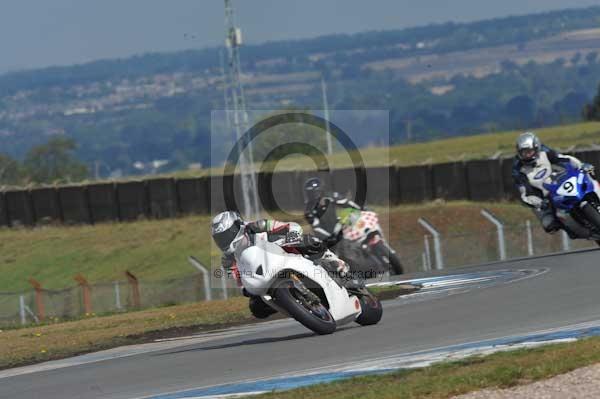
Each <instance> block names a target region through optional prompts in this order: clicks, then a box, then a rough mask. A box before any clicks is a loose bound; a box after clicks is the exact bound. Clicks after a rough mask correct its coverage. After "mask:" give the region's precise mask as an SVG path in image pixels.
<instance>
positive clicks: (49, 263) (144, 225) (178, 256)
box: [0, 202, 529, 292]
mask: <svg viewBox="0 0 600 399" xmlns="http://www.w3.org/2000/svg"><path fill="white" fill-rule="evenodd" d="M481 207H488V208H490V209H492V210H493V211H494V212H495V213H497V214H498V215H499V216H500V217H501V218H503V219H504V220H505V221H506V222H508V223H517V222H520V221H522V220H523V218H524V217H525V216H526V215H529V211H528V210H527V209H525V208H524V207H521V206H518V205H514V204H508V203H495V204H475V203H468V202H456V203H448V204H443V203H437V202H436V203H429V204H422V205H411V206H402V207H397V208H393V209H392V210H391V211H390V212H389V213H387V212H386V211H384V210H381V212H382V213H381V215H380V217H381V221H382V226H383V228H384V229H387V228H388V227H389V226H394V228H393V229H390V232H389V235H388V238H389V239H390V241H391V242H392V244H393V245H396V246H398V249H399V250H400V251H401V253H403V252H405V249H406V250H408V249H410V248H411V247H412V246H414V245H413V244H412V243H413V242H415V241H418V242H421V241H422V237H423V233H424V232H423V231H422V230H421V229H419V228H418V227H417V218H418V217H419V216H424V217H427V218H429V219H430V220H431V221H432V222H433V223H434V224H435V225H436V226H438V228H440V229H441V230H442V232H443V233H444V234H455V233H457V232H459V233H464V232H476V231H478V230H479V229H481V227H482V225H485V223H486V222H485V221H484V220H483V219H482V218H480V217H477V218H473V217H472V215H473V214H474V213H473V212H474V209H475V212H478V209H479V208H481ZM298 221H301V220H299V219H298ZM487 227H488V228H489V226H487ZM211 243H212V240H211V238H210V217H209V216H191V217H185V218H177V219H168V220H153V221H138V222H132V223H121V224H118V223H108V224H99V225H96V226H48V227H39V228H34V229H25V228H23V229H2V230H0V277H1V278H0V292H15V291H23V290H30V289H31V286H30V285H29V283H28V279H29V278H30V277H33V278H35V279H36V280H38V281H40V282H41V283H42V285H43V286H44V287H45V288H48V289H60V288H65V287H72V286H75V285H76V283H75V281H74V280H73V276H74V275H76V274H77V273H81V274H83V275H84V276H85V277H86V278H87V280H88V281H89V282H90V283H92V284H94V283H101V282H112V281H115V280H125V276H124V272H125V271H126V270H129V271H131V272H132V273H133V274H134V275H136V276H137V277H138V278H139V279H140V280H141V281H159V280H163V279H168V278H178V277H185V276H189V275H191V274H193V273H195V269H193V268H192V267H191V266H190V265H189V264H188V262H187V257H188V256H189V255H194V256H196V257H197V258H199V259H200V261H202V262H203V263H205V264H207V265H210V264H211V256H212V258H214V260H215V262H218V260H219V259H220V253H219V251H218V250H217V249H216V247H215V246H214V245H212V244H211Z"/></svg>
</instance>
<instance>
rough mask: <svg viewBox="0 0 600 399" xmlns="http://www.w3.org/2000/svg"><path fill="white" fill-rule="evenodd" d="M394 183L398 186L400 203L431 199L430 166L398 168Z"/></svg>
mask: <svg viewBox="0 0 600 399" xmlns="http://www.w3.org/2000/svg"><path fill="white" fill-rule="evenodd" d="M396 182H397V184H399V187H400V190H399V193H400V202H402V203H415V202H423V201H429V200H431V199H433V185H432V179H431V167H430V166H408V167H404V168H398V170H397V172H396Z"/></svg>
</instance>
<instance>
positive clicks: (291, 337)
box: [152, 332, 317, 356]
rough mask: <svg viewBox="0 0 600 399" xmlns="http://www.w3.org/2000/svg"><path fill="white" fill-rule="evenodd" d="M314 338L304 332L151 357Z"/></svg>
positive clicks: (183, 350) (313, 334)
mask: <svg viewBox="0 0 600 399" xmlns="http://www.w3.org/2000/svg"><path fill="white" fill-rule="evenodd" d="M315 336H317V334H315V333H313V332H306V333H303V334H295V335H289V336H287V337H277V338H257V339H249V340H245V341H239V342H232V343H229V344H222V345H213V346H203V347H200V348H190V349H182V350H178V351H169V352H162V353H158V354H155V355H152V356H164V355H173V354H177V353H185V352H196V351H210V350H215V349H229V348H236V347H239V346H248V345H261V344H273V343H276V342H285V341H295V340H298V339H303V338H309V337H315Z"/></svg>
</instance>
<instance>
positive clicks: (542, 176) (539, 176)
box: [533, 169, 548, 180]
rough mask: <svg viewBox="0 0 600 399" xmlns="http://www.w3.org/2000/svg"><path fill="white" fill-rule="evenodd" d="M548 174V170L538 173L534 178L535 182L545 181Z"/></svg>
mask: <svg viewBox="0 0 600 399" xmlns="http://www.w3.org/2000/svg"><path fill="white" fill-rule="evenodd" d="M546 173H548V169H542V170H540V171H539V172H537V173H536V174H535V176H534V177H533V178H534V179H535V180H540V179H543V178H544V176H546Z"/></svg>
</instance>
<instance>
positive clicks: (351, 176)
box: [328, 168, 356, 201]
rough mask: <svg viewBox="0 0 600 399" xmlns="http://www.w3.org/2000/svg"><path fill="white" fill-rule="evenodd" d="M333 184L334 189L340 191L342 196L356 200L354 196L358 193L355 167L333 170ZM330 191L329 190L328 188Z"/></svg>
mask: <svg viewBox="0 0 600 399" xmlns="http://www.w3.org/2000/svg"><path fill="white" fill-rule="evenodd" d="M332 174H333V179H332V180H333V186H330V187H331V188H332V191H335V192H337V193H339V194H340V195H341V196H344V197H347V198H350V199H352V200H353V201H354V200H356V198H354V196H355V193H356V174H355V173H354V169H352V168H345V169H335V170H334V171H333V172H332ZM328 191H329V190H328Z"/></svg>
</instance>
